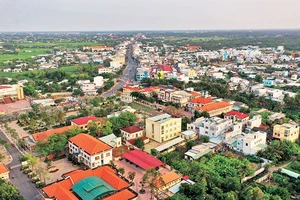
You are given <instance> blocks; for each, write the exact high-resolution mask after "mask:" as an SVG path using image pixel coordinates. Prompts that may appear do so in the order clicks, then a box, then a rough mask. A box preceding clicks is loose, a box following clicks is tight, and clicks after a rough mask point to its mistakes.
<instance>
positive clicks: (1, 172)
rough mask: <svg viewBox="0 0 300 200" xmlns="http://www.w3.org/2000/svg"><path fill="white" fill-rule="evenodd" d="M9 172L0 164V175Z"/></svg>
mask: <svg viewBox="0 0 300 200" xmlns="http://www.w3.org/2000/svg"><path fill="white" fill-rule="evenodd" d="M6 172H8V169H7V168H6V166H5V165H4V164H3V163H0V174H3V173H6Z"/></svg>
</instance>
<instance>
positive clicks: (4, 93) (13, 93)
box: [0, 85, 24, 103]
mask: <svg viewBox="0 0 300 200" xmlns="http://www.w3.org/2000/svg"><path fill="white" fill-rule="evenodd" d="M20 99H24V92H23V87H22V86H20V85H0V101H3V102H4V103H12V101H15V100H20Z"/></svg>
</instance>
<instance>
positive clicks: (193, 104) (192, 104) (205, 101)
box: [188, 97, 213, 113]
mask: <svg viewBox="0 0 300 200" xmlns="http://www.w3.org/2000/svg"><path fill="white" fill-rule="evenodd" d="M211 103H213V101H212V100H211V99H210V98H202V97H198V98H195V99H191V100H189V103H188V110H189V111H190V112H192V113H193V112H194V111H195V109H196V108H200V107H202V106H205V105H209V104H211Z"/></svg>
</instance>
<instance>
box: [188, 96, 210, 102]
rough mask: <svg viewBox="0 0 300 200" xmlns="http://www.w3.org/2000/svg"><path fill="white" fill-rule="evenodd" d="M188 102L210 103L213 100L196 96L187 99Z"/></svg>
mask: <svg viewBox="0 0 300 200" xmlns="http://www.w3.org/2000/svg"><path fill="white" fill-rule="evenodd" d="M189 102H190V103H200V104H209V103H212V102H213V101H212V100H211V99H210V98H202V97H199V98H196V99H191V100H189Z"/></svg>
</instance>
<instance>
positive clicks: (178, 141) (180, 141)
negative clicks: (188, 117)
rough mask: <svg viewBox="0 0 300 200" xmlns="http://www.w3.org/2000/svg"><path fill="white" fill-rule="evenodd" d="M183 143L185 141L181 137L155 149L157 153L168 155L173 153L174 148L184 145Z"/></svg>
mask: <svg viewBox="0 0 300 200" xmlns="http://www.w3.org/2000/svg"><path fill="white" fill-rule="evenodd" d="M185 141H186V140H185V139H183V138H182V137H177V138H175V139H172V140H169V141H168V142H166V143H164V144H162V145H160V146H158V147H156V148H155V149H156V150H157V151H158V152H159V153H168V152H171V151H174V150H175V149H176V147H178V146H182V145H184V144H185Z"/></svg>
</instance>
